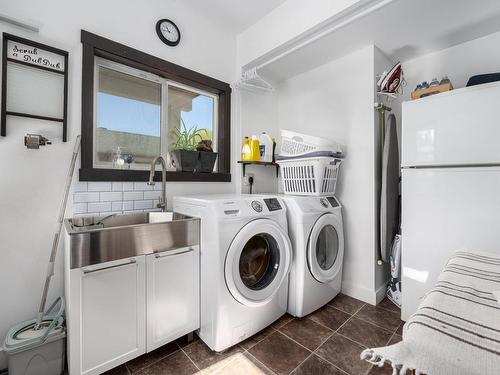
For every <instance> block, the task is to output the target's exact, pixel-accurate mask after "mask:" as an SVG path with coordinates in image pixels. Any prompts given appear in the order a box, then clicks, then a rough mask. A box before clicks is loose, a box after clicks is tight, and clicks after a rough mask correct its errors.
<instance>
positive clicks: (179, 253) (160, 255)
mask: <svg viewBox="0 0 500 375" xmlns="http://www.w3.org/2000/svg"><path fill="white" fill-rule="evenodd" d="M192 251H194V249H193V248H192V247H191V248H189V249H188V250H184V251H179V252H178V253H173V252H172V251H167V254H163V255H162V254H159V253H156V254H155V258H156V259H158V258H166V257H171V256H174V255H181V254H186V253H190V252H192Z"/></svg>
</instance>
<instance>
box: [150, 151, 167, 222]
mask: <svg viewBox="0 0 500 375" xmlns="http://www.w3.org/2000/svg"><path fill="white" fill-rule="evenodd" d="M158 162H160V164H161V197H160V202H159V203H158V204H157V205H156V207H157V208H161V211H162V212H166V211H167V193H166V190H167V163H165V159H163V156H159V155H158V156H157V157H155V158H154V159H153V161H152V162H151V170H150V171H149V181H148V185H151V186H154V184H155V182H154V180H153V179H154V177H155V169H156V164H157V163H158Z"/></svg>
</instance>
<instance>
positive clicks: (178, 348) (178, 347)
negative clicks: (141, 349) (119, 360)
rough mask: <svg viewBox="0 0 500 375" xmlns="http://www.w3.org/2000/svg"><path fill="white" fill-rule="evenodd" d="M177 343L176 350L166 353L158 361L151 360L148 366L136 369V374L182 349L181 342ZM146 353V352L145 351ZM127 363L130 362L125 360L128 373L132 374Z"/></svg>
mask: <svg viewBox="0 0 500 375" xmlns="http://www.w3.org/2000/svg"><path fill="white" fill-rule="evenodd" d="M166 345H168V344H166ZM175 345H177V349H176V350H174V351H173V352H172V353H169V354H167V355H164V356H162V357H160V358H158V359H157V360H156V361H154V362H151V363H150V364H149V365H147V366H144V367H141V368H140V369H139V370H137V371H135V372H134V374H137V373H139V372H141V371H142V370H145V369H147V368H149V367H151V366H153V365H154V364H156V363H158V362H160V361H161V360H163V359H165V358H167V357H170V356H171V355H172V354H175V353H177V352H178V351H179V350H180V349H181V347H180V346H179V344H177V343H175ZM145 354H146V353H145ZM137 358H139V357H137ZM127 363H128V362H125V367H126V368H127V371H128V373H129V374H130V375H132V371H130V369H129V368H128V366H127Z"/></svg>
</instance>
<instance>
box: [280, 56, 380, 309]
mask: <svg viewBox="0 0 500 375" xmlns="http://www.w3.org/2000/svg"><path fill="white" fill-rule="evenodd" d="M374 53H375V48H374V47H373V46H368V47H365V48H363V49H361V50H359V51H356V52H354V53H352V54H349V55H348V56H345V57H343V58H340V59H338V60H335V61H332V62H330V63H328V64H326V65H323V66H320V67H318V68H316V69H313V70H311V71H309V72H306V73H303V74H300V75H298V76H296V77H293V78H291V79H288V80H286V81H284V82H282V83H281V84H280V86H279V89H278V91H279V95H278V121H279V126H280V128H285V129H289V130H295V131H298V132H302V133H307V134H311V135H316V136H320V137H324V138H331V139H334V140H336V141H337V142H339V143H340V145H341V146H342V148H343V151H344V152H345V162H344V163H343V164H342V166H341V171H340V181H339V183H338V186H337V189H338V190H337V194H336V195H337V196H338V197H339V199H340V201H341V203H342V205H343V219H344V236H345V258H344V270H343V280H342V283H343V285H342V289H343V291H344V292H345V293H347V294H349V295H351V296H353V297H356V298H359V299H362V300H364V301H367V302H370V303H375V302H376V301H375V300H376V295H375V272H376V266H375V237H376V234H375V215H376V212H375V209H376V207H375V168H374V167H375V164H374V155H375V145H376V140H375V129H374V126H375V122H374V110H373V102H374V79H375V78H374Z"/></svg>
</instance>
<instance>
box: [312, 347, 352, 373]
mask: <svg viewBox="0 0 500 375" xmlns="http://www.w3.org/2000/svg"><path fill="white" fill-rule="evenodd" d="M313 354H314V355H317V356H318V358H321V359H322V360H323V361H325V362H326V363H329V364H331V365H332V366H333V367H335V368H336V369H338V370H340V371H341V372H343V373H344V374H347V375H350V374H349V373H348V372H347V371H346V370H343V369H341V368H340V367H339V366H337V365H336V364H334V363H332V362H330V361H329V360H328V359H326V358H325V357H323V356H321V355H320V354H319V353H316V351H314V352H313Z"/></svg>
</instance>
